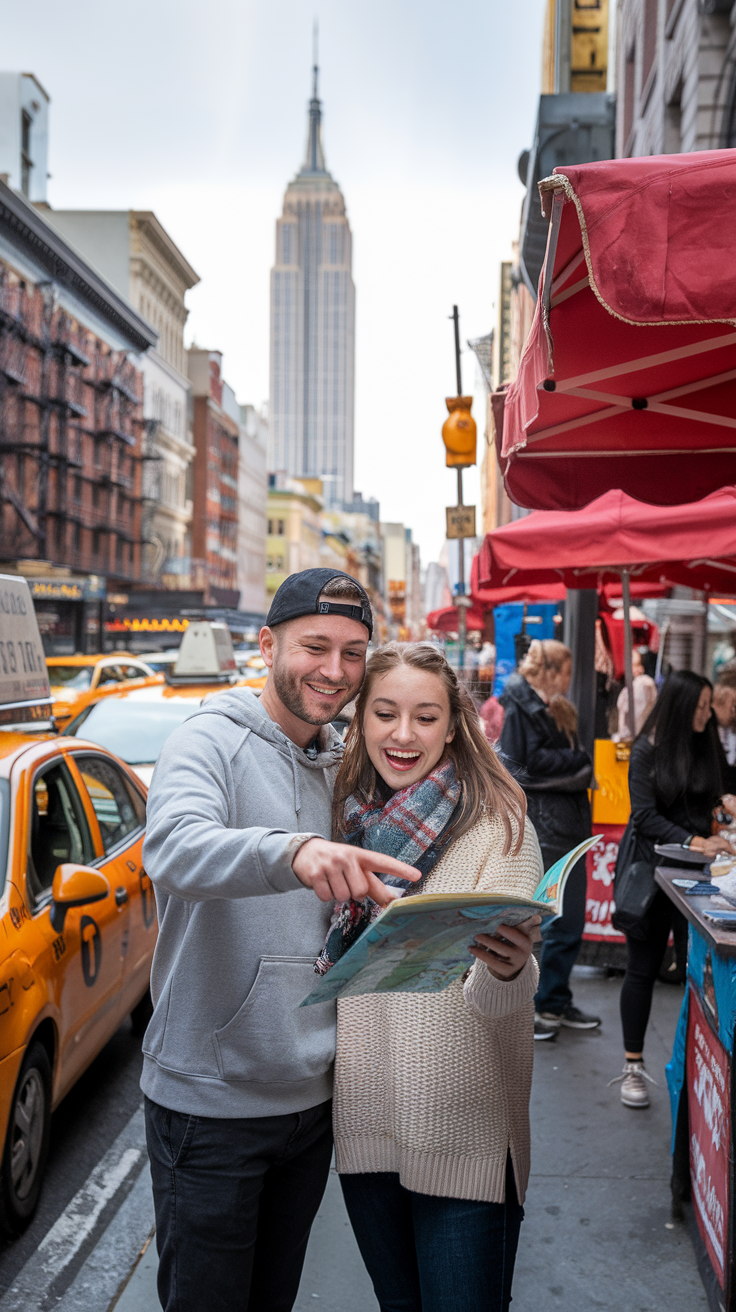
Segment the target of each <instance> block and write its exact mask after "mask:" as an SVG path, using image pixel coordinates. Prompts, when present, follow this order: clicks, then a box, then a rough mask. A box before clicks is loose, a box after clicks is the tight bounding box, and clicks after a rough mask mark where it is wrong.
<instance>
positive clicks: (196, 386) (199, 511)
mask: <svg viewBox="0 0 736 1312" xmlns="http://www.w3.org/2000/svg"><path fill="white" fill-rule="evenodd" d="M187 355H188V360H189V380H190V382H191V384H192V395H193V400H194V422H193V437H194V447H195V456H194V462H193V465H194V478H193V513H192V566H191V571H190V578H191V580H192V585H193V586H195V587H200V588H203V589H204V591H205V594H206V595H205V599H206V601H207V602H208V603H209V604H212V605H221V606H237V605H238V597H239V589H238V439H239V436H240V407H239V405H238V404H237V402H236V400H235V393H234V392H233V390H232V388H231V387H229V386H228V384H227V383H226V382H224V380H223V378H222V372H221V370H222V353H221V352H220V351H206V350H202V349H200V348H199V347H196V346H193V347H192V348H191V349H190V350H189V351H188V352H187Z"/></svg>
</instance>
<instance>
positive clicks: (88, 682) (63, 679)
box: [48, 665, 95, 692]
mask: <svg viewBox="0 0 736 1312" xmlns="http://www.w3.org/2000/svg"><path fill="white" fill-rule="evenodd" d="M48 671H49V683H50V684H51V686H52V687H54V685H56V686H57V687H58V686H59V685H62V686H63V687H64V688H73V689H74V690H75V691H76V692H84V690H85V689H86V688H91V686H92V675H93V674H94V672H95V667H94V665H49V667H48Z"/></svg>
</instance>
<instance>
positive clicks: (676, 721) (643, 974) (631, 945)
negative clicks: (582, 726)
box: [611, 670, 732, 1107]
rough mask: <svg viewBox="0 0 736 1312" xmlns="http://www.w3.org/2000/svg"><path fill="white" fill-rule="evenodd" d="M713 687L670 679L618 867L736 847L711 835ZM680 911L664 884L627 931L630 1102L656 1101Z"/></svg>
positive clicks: (643, 760)
mask: <svg viewBox="0 0 736 1312" xmlns="http://www.w3.org/2000/svg"><path fill="white" fill-rule="evenodd" d="M712 694H713V688H712V685H711V684H710V682H709V681H708V679H705V678H703V677H702V675H700V674H694V673H693V672H692V670H675V671H674V672H673V673H672V674H670V676H669V678H668V679H667V681H666V683H665V684H664V687H663V688H662V691H661V692H660V694H659V698H658V699H657V701H656V703H655V705H654V706H653V708H652V710H651V711H650V713H649V715H648V717H647V719H646V720H645V722H644V724H643V726H642V728H641V731H640V733H639V734H638V736H637V737H636V739H635V740H634V744H633V746H632V748H631V757H630V760H629V793H630V796H631V818H630V820H629V823H628V825H627V827H626V831H625V833H624V836H623V838H622V839H621V847H620V849H619V855H618V861H617V863H616V865H617V870H619V871H621V870H624V869H626V868H627V867H629V866H630V865H633V863H634V862H638V861H641V862H644V863H647V864H649V865H655V864H659V865H666V864H667V862H666V861H663V860H661V859H659V858H657V856H656V854H655V851H654V845H655V843H656V844H660V843H681V844H682V846H683V847H690V848H692V849H693V850H694V851H697V852H703V853H704V854H705V855H706V856H709V857H715V856H717V855H718V853H719V852H729V853H732V848H731V847H730V845H729V844H728V843H727V842H726V840H725V839H723V838H720V837H718V836H712V835H711V829H712V822H713V808H714V806H716V805H717V803H718V801H719V799H720V797H721V794H722V793H723V778H722V769H721V765H722V749H721V745H720V742H719V738H718V730H717V727H716V721H715V717H714V716H713V714H712V707H711V701H712ZM677 914H678V912H677V911H676V909H675V908H674V907H673V905H672V903H671V902H670V899H669V898H668V897H667V895H666V893H664V892H663V891H662V889H660V888H658V889H657V891H656V893H655V895H654V898H653V900H652V901H651V903H650V904H649V907H648V910H647V913H646V917H645V919H644V921H643V922H642V923H641V925H637V928H636V932H635V933H634V932H628V933H627V934H626V943H627V947H628V963H627V966H626V975H625V976H624V982H623V985H622V988H621V1023H622V1026H623V1039H624V1052H625V1062H624V1069H623V1073H622V1075H620V1076H618V1080H620V1081H621V1101H622V1103H623V1104H624V1106H625V1107H648V1106H649V1093H648V1090H647V1082H649V1083H651V1082H652V1081H651V1076H649V1075H648V1074H647V1072H646V1070H645V1069H644V1055H643V1052H644V1035H645V1033H646V1028H647V1023H648V1021H649V1012H650V1010H651V1005H652V991H653V989H654V981H655V979H656V978H657V973H658V971H659V967H660V965H661V962H662V957H663V955H664V950H665V947H666V946H667V939H668V938H669V933H670V930H671V929H672V926H673V919H674V917H675V916H676V915H677ZM615 1082H616V1081H613V1080H612V1081H611V1083H615Z"/></svg>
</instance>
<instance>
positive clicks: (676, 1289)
mask: <svg viewBox="0 0 736 1312" xmlns="http://www.w3.org/2000/svg"><path fill="white" fill-rule="evenodd" d="M620 983H621V980H620V976H614V977H612V978H611V979H607V978H605V976H604V975H603V974H601V973H598V972H595V971H592V970H590V969H587V968H577V969H576V971H575V974H574V978H573V984H574V990H575V998H576V1001H577V1002H578V1003H579V1004H580V1005H582V1006H584V1007H586V1008H590V1009H591V1010H593V1011H597V1012H598V1013H599V1014H600V1015H602V1017H603V1027H602V1032H601V1033H600V1034H595V1033H592V1034H580V1033H576V1032H574V1031H570V1030H563V1031H562V1032H561V1034H560V1036H559V1038H558V1039H557V1041H556V1042H554V1043H538V1044H537V1045H536V1049H535V1069H534V1088H533V1096H532V1174H531V1180H530V1187H529V1192H528V1195H527V1201H526V1220H525V1223H524V1226H523V1228H522V1234H521V1242H520V1247H519V1255H518V1260H517V1267H516V1278H515V1284H514V1307H515V1308H518V1312H533V1310H534V1309H536V1308H539V1307H540V1299H541V1300H542V1304H543V1306H544V1308H545V1309H550V1310H552V1309H556V1308H559V1309H563V1308H564V1309H565V1312H589V1310H590V1309H592V1308H595V1309H600V1310H601V1312H618V1310H619V1309H621V1308H626V1309H627V1312H628V1310H630V1312H658V1309H660V1308H662V1307H667V1308H668V1310H669V1312H705V1309H706V1308H707V1300H706V1297H705V1294H704V1291H703V1287H702V1285H701V1282H700V1277H699V1274H698V1269H697V1265H696V1260H695V1254H694V1250H693V1247H692V1243H691V1240H690V1236H689V1234H688V1233H687V1230H686V1228H685V1226H683V1225H681V1224H674V1223H673V1222H672V1221H671V1219H670V1205H669V1204H670V1200H669V1173H670V1157H669V1148H670V1113H669V1099H668V1097H667V1091H666V1084H665V1075H664V1066H665V1063H666V1061H667V1060H668V1057H669V1053H670V1050H671V1042H672V1035H673V1033H674V1028H675V1024H676V1020H677V1015H678V1012H679V1008H680V1005H681V1002H682V990H681V989H680V988H676V987H672V986H668V985H664V984H658V985H657V986H656V988H655V994H654V1006H653V1011H652V1021H651V1025H650V1029H649V1034H648V1051H647V1057H648V1064H649V1068H650V1070H651V1072H652V1074H653V1076H654V1078H655V1079H656V1080H657V1083H658V1086H659V1087H658V1088H656V1089H654V1090H653V1091H652V1105H651V1107H650V1108H649V1110H647V1111H643V1112H642V1111H638V1112H637V1111H631V1110H629V1109H627V1108H624V1107H622V1106H621V1103H620V1101H619V1096H618V1086H617V1085H614V1086H613V1087H612V1088H611V1089H608V1088H607V1087H606V1085H607V1081H608V1080H609V1079H611V1078H613V1076H615V1075H616V1074H618V1072H619V1070H620V1029H619V1021H618V994H619V989H620ZM139 1071H140V1041H139V1040H138V1039H135V1038H133V1036H132V1035H131V1034H130V1031H129V1028H128V1027H126V1026H122V1027H121V1029H120V1030H119V1031H118V1033H117V1034H116V1035H115V1037H114V1038H113V1039H112V1041H111V1042H110V1043H109V1044H108V1045H107V1047H106V1048H105V1049H104V1051H103V1052H102V1053H101V1054H100V1056H99V1057H98V1059H97V1061H95V1062H94V1063H93V1065H92V1066H91V1067H90V1069H89V1071H88V1072H87V1074H86V1075H85V1076H84V1077H83V1079H82V1080H81V1081H80V1082H79V1084H78V1085H77V1087H76V1089H75V1090H74V1091H73V1092H72V1094H71V1095H70V1096H69V1097H68V1098H67V1099H66V1100H65V1101H64V1103H62V1105H61V1107H60V1108H59V1110H58V1111H57V1113H56V1114H55V1116H54V1120H53V1127H52V1142H51V1154H50V1159H49V1170H48V1175H47V1182H46V1187H45V1189H44V1193H43V1196H42V1201H41V1206H40V1208H39V1211H38V1214H37V1216H36V1219H35V1221H34V1222H33V1225H32V1226H31V1227H30V1229H29V1230H28V1231H27V1232H26V1234H25V1235H24V1236H23V1237H22V1238H21V1239H20V1240H17V1241H16V1242H15V1243H10V1244H6V1245H5V1247H4V1249H3V1251H2V1255H1V1256H0V1291H1V1293H2V1297H1V1298H0V1312H20V1309H21V1308H22V1309H23V1312H31V1310H32V1309H36V1308H38V1309H39V1312H40V1309H44V1312H47V1310H48V1309H50V1308H57V1307H60V1308H61V1309H62V1312H108V1310H110V1312H111V1309H112V1308H113V1307H114V1308H116V1309H117V1312H156V1309H157V1308H158V1300H157V1297H156V1292H155V1273H156V1254H155V1243H151V1244H150V1247H148V1248H147V1249H146V1251H145V1253H144V1254H143V1257H142V1258H141V1260H140V1262H138V1263H137V1265H136V1259H137V1255H138V1254H139V1253H140V1251H141V1249H142V1248H143V1247H144V1245H145V1244H146V1243H147V1240H148V1236H149V1234H150V1228H151V1215H152V1208H151V1203H150V1191H149V1188H148V1180H147V1173H144V1171H143V1169H142V1167H141V1162H142V1161H143V1154H142V1153H141V1156H140V1158H136V1160H135V1161H133V1162H132V1166H131V1169H130V1170H128V1171H127V1173H125V1172H126V1166H127V1164H128V1163H129V1162H130V1161H131V1159H132V1158H133V1156H134V1154H135V1152H136V1150H139V1149H141V1148H142V1145H143V1140H142V1134H141V1119H140V1117H137V1118H136V1115H135V1114H136V1110H137V1108H139V1106H140V1091H139V1089H138V1076H139ZM131 1118H132V1120H131ZM126 1135H127V1136H128V1138H127V1139H126V1137H125V1136H126ZM126 1143H127V1148H126V1147H125V1144H126ZM121 1148H122V1149H123V1151H120V1149H121ZM111 1150H112V1155H111ZM126 1154H127V1156H126ZM113 1157H114V1160H112V1158H113ZM105 1160H107V1161H108V1163H109V1165H108V1170H107V1173H106V1178H105V1181H104V1182H103V1181H102V1180H101V1179H97V1177H96V1176H95V1168H97V1176H99V1167H100V1164H101V1163H102V1162H104V1161H105ZM121 1163H122V1165H120V1164H121ZM90 1177H92V1185H93V1186H95V1182H96V1187H93V1188H92V1189H90ZM80 1191H81V1198H79V1196H80ZM77 1198H79V1202H78V1203H77V1202H76V1200H77ZM70 1205H71V1206H70ZM75 1208H76V1210H75ZM65 1209H66V1213H65ZM62 1214H65V1215H64V1216H63V1215H62ZM70 1215H71V1216H74V1217H76V1220H75V1221H74V1224H73V1225H69V1224H64V1221H67V1222H68V1221H69V1218H70ZM59 1218H62V1224H61V1226H60V1225H59ZM90 1220H91V1224H90ZM54 1226H56V1235H57V1238H56V1244H55V1246H51V1247H49V1242H48V1238H47V1236H49V1232H50V1231H51V1229H52V1227H54ZM59 1230H61V1234H59ZM80 1235H81V1236H82V1238H81V1242H79V1240H80ZM44 1239H46V1243H45V1244H44V1245H43V1247H42V1249H41V1251H40V1252H39V1246H40V1245H42V1241H44ZM314 1307H320V1308H322V1309H323V1312H344V1310H345V1308H346V1307H350V1308H351V1309H352V1312H376V1309H377V1303H376V1301H375V1298H374V1296H373V1292H372V1289H371V1286H370V1282H369V1280H368V1277H367V1275H366V1273H365V1270H364V1268H363V1264H362V1262H361V1259H360V1255H359V1253H358V1250H357V1246H356V1244H355V1240H354V1239H353V1236H352V1232H351V1230H350V1227H349V1224H348V1220H347V1216H346V1213H345V1209H344V1206H343V1203H342V1197H341V1193H340V1187H339V1182H338V1179H337V1176H336V1174H335V1172H334V1170H333V1171H332V1172H331V1175H330V1181H329V1185H328V1188H327V1193H326V1195H325V1198H324V1201H323V1203H322V1206H321V1208H320V1211H319V1214H318V1216H317V1220H316V1222H315V1225H314V1229H313V1231H312V1237H311V1240H310V1245H309V1250H308V1253H307V1260H306V1264H305V1269H304V1275H303V1277H302V1283H301V1287H300V1292H299V1298H298V1300H297V1303H296V1306H295V1312H307V1309H313V1308H314Z"/></svg>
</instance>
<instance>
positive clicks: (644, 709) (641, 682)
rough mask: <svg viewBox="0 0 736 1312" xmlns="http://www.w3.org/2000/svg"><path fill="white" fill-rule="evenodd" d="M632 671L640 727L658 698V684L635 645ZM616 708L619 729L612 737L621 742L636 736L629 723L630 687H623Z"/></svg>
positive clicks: (638, 726) (635, 712) (637, 719)
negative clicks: (648, 672)
mask: <svg viewBox="0 0 736 1312" xmlns="http://www.w3.org/2000/svg"><path fill="white" fill-rule="evenodd" d="M631 672H632V675H633V679H634V714H635V716H636V728H637V729H640V728H641V726H642V725H643V723H644V721H645V720H646V718H647V716H648V714H649V712H650V711H651V709H652V707H653V705H654V703H655V702H656V700H657V685H656V683H655V682H654V679H653V678H652V677H651V675H649V674H647V672H646V670H645V669H644V661H643V659H642V654H641V652H640V651H639V648H638V647H635V648H634V650H633V652H632V653H631ZM616 710H617V712H618V729H617V730H616V733H614V734H611V737H612V738H613V741H614V742H615V743H620V742H621V741H622V740H623V739H626V738H633V737H634V734H633V732H632V729H631V725H630V723H629V690H628V688H622V689H621V691H620V693H619V695H618V700H617V702H616Z"/></svg>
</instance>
